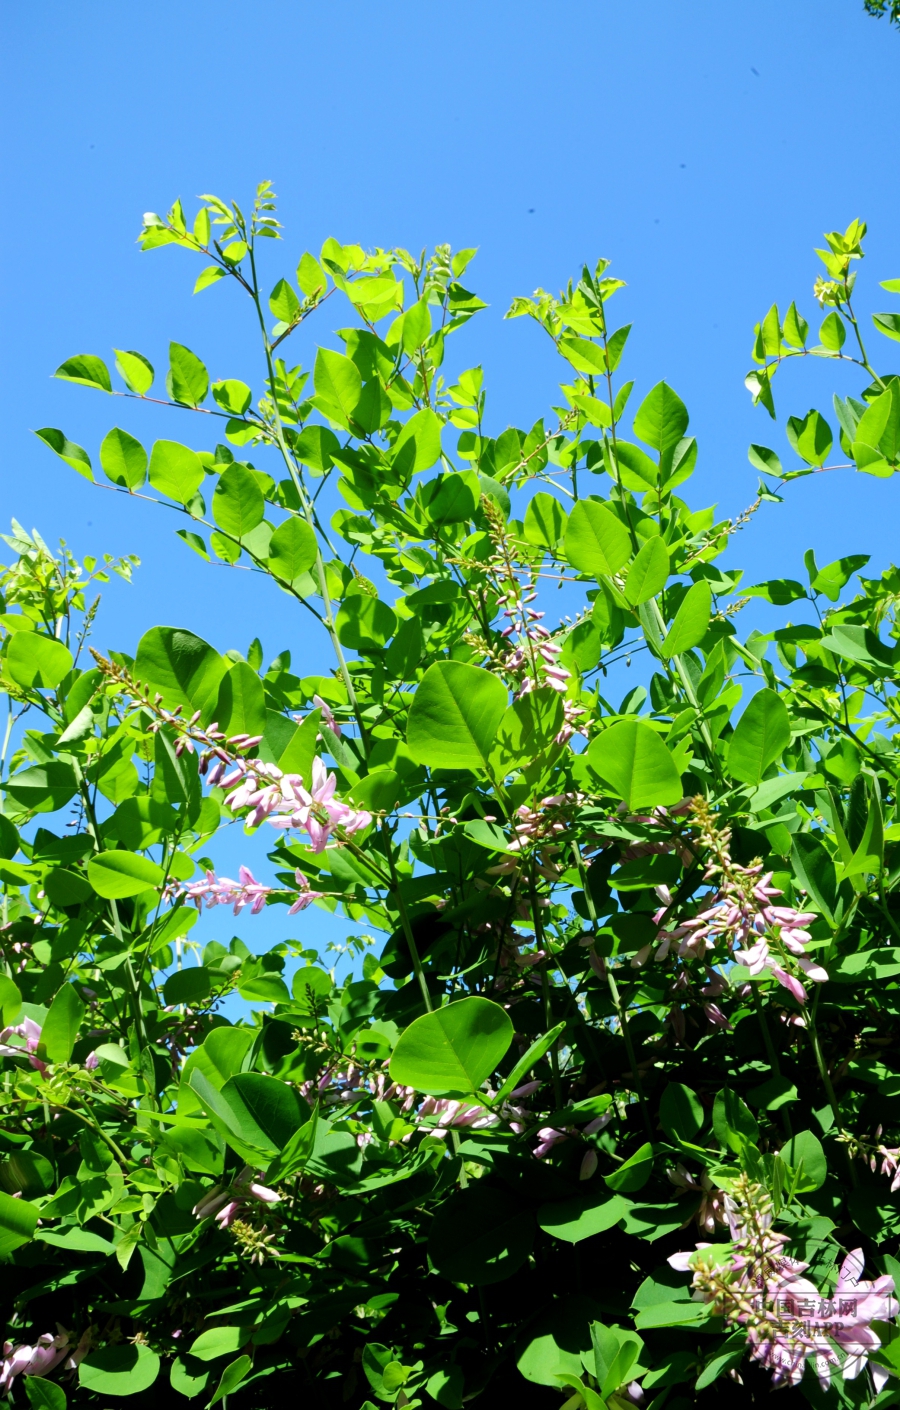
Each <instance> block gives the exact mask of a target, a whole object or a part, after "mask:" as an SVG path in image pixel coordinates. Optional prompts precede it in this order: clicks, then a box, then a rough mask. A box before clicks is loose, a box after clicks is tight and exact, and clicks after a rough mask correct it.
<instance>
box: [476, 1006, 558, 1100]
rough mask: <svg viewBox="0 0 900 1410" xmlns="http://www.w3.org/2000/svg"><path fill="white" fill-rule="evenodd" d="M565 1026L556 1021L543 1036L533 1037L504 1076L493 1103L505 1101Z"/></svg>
mask: <svg viewBox="0 0 900 1410" xmlns="http://www.w3.org/2000/svg"><path fill="white" fill-rule="evenodd" d="M565 1026H566V1025H565V1022H562V1023H557V1025H556V1027H555V1028H551V1029H550V1031H549V1033H545V1034H543V1036H542V1037H540V1038H535V1040H534V1042H533V1043H532V1044H531V1047H530V1048H529V1049H528V1051H527V1052H526V1053H524V1054H523V1056H522V1057H520V1058H519V1061H518V1062H517V1063H516V1065H515V1067H514V1068H513V1070H512V1072H511V1073H510V1074H509V1076H508V1077H507V1078H506V1080H505V1082H504V1083H503V1085H502V1087H501V1088H500V1090H499V1091H498V1093H497V1095H496V1097H495V1098H494V1102H495V1104H497V1105H499V1104H500V1102H504V1101H506V1098H507V1097H508V1096H509V1094H510V1092H514V1091H515V1089H516V1088H517V1087H518V1085H519V1083H520V1082H521V1081H522V1078H523V1077H525V1076H526V1075H527V1073H529V1072H530V1071H531V1069H532V1068H533V1067H534V1066H535V1065H536V1064H537V1063H539V1062H540V1060H541V1058H542V1057H543V1056H544V1055H545V1053H548V1052H549V1051H550V1049H551V1048H552V1047H553V1045H554V1043H556V1042H557V1041H558V1040H559V1038H560V1036H561V1034H562V1033H563V1031H564V1029H565Z"/></svg>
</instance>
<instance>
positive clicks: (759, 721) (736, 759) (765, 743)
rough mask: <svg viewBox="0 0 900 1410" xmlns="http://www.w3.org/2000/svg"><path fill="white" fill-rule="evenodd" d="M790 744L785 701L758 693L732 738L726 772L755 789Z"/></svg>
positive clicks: (772, 695)
mask: <svg viewBox="0 0 900 1410" xmlns="http://www.w3.org/2000/svg"><path fill="white" fill-rule="evenodd" d="M790 742H791V721H790V717H789V715H788V712H787V707H786V706H785V704H784V701H783V700H782V699H781V697H780V696H779V695H777V694H776V693H775V691H774V690H768V689H766V690H760V691H757V693H756V695H754V696H753V698H752V700H751V701H750V703H749V705H748V706H747V708H746V710H745V711H744V713H743V714H742V715H741V718H740V719H739V720H738V722H737V725H736V726H735V731H734V734H733V735H732V737H731V744H730V745H729V749H728V772H729V773H730V774H731V777H732V778H736V779H738V780H739V781H740V782H741V783H749V784H752V785H753V787H754V788H756V787H757V786H758V785H759V784H760V783H761V782H762V777H763V774H764V773H765V772H766V770H767V769H768V768H769V766H770V764H774V762H775V760H776V759H778V758H779V757H780V755H781V754H782V753H783V752H784V750H785V749H786V748H787V746H788V745H789V744H790Z"/></svg>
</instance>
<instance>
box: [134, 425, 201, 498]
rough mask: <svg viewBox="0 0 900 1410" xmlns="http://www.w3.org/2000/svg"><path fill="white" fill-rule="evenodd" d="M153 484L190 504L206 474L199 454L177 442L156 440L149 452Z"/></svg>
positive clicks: (166, 493)
mask: <svg viewBox="0 0 900 1410" xmlns="http://www.w3.org/2000/svg"><path fill="white" fill-rule="evenodd" d="M148 473H149V477H150V483H151V485H152V486H153V488H154V489H155V490H159V492H160V494H164V495H168V496H169V498H170V499H176V500H178V502H179V504H187V503H188V502H189V501H190V500H192V499H193V498H194V495H195V494H196V493H197V491H198V489H199V488H200V486H201V484H202V483H203V477H204V474H205V473H206V472H205V471H204V469H203V464H202V462H201V460H200V457H199V455H197V453H196V452H195V451H193V450H189V449H188V447H187V446H183V445H179V443H178V441H154V443H153V449H152V450H151V451H150V470H149V472H148Z"/></svg>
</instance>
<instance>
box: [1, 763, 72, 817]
mask: <svg viewBox="0 0 900 1410" xmlns="http://www.w3.org/2000/svg"><path fill="white" fill-rule="evenodd" d="M77 790H78V781H77V779H76V777H75V770H74V769H73V768H72V765H71V764H66V763H64V762H63V760H61V759H60V760H58V761H57V760H54V761H53V762H52V763H49V764H38V765H36V766H35V767H34V768H31V769H22V770H21V771H20V772H19V773H17V774H13V776H12V778H11V779H10V780H9V782H8V783H7V785H6V791H7V793H9V795H10V796H11V797H12V798H15V800H16V802H17V803H20V804H21V805H22V806H23V807H24V808H28V809H29V810H31V811H33V812H36V813H55V812H56V810H57V809H58V808H64V807H65V805H66V803H68V801H69V799H70V798H71V797H72V795H73V794H74V793H76V792H77Z"/></svg>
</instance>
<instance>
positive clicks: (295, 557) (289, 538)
mask: <svg viewBox="0 0 900 1410" xmlns="http://www.w3.org/2000/svg"><path fill="white" fill-rule="evenodd" d="M316 551H317V545H316V536H315V534H314V533H313V530H312V529H311V528H310V527H309V525H308V524H307V523H306V521H305V520H304V519H297V518H291V519H285V521H284V523H283V524H279V525H278V528H277V529H276V530H275V532H274V534H273V535H272V537H271V539H270V540H269V558H268V568H269V571H270V572H271V573H273V574H274V576H275V577H276V578H278V579H279V580H280V581H281V582H283V583H295V582H297V580H298V579H299V578H300V577H301V576H302V574H304V573H307V572H309V569H310V568H311V567H312V566H313V564H314V563H315V561H316Z"/></svg>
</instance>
